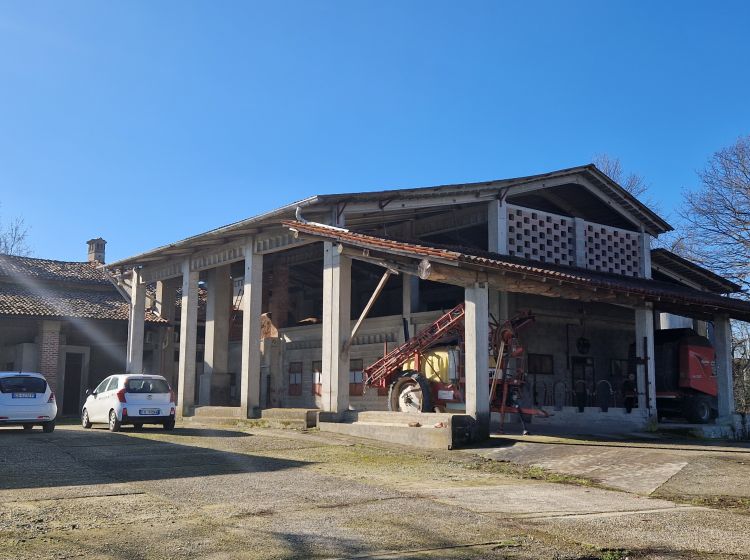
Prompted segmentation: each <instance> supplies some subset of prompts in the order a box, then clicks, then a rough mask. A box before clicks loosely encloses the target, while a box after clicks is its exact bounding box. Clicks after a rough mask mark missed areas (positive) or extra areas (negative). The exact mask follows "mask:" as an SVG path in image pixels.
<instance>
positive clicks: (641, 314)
mask: <svg viewBox="0 0 750 560" xmlns="http://www.w3.org/2000/svg"><path fill="white" fill-rule="evenodd" d="M644 338H645V344H644ZM646 354H647V355H648V360H647V362H646V363H645V364H643V365H638V366H637V367H636V382H637V384H638V408H640V409H641V410H646V409H647V408H648V410H649V414H650V415H655V414H656V369H655V366H654V313H653V309H652V308H651V305H650V304H649V305H648V307H644V308H640V309H636V310H635V355H636V356H637V357H638V358H643V357H645V356H646Z"/></svg>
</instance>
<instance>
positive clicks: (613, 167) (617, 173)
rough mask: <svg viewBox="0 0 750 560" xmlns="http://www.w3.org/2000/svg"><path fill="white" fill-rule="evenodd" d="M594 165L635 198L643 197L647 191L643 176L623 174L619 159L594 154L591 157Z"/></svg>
mask: <svg viewBox="0 0 750 560" xmlns="http://www.w3.org/2000/svg"><path fill="white" fill-rule="evenodd" d="M593 161H594V165H596V166H597V167H598V168H599V171H602V172H603V173H604V174H605V175H607V176H608V177H609V178H610V179H612V180H613V181H615V182H616V183H618V184H619V185H620V186H621V187H622V188H624V189H625V190H626V191H628V192H629V193H630V194H632V195H633V196H634V197H636V198H640V197H641V196H643V195H644V194H645V193H646V191H647V190H648V185H647V184H646V181H645V180H644V179H643V176H641V175H637V174H636V173H625V172H624V171H623V169H622V163H621V162H620V158H616V157H612V156H610V155H608V154H604V153H602V154H596V155H595V156H594V157H593Z"/></svg>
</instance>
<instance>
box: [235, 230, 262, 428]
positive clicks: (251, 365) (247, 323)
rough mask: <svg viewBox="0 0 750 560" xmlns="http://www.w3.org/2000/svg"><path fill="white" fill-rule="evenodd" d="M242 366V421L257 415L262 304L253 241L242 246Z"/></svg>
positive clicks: (259, 263)
mask: <svg viewBox="0 0 750 560" xmlns="http://www.w3.org/2000/svg"><path fill="white" fill-rule="evenodd" d="M242 290H243V291H242V364H241V366H240V378H241V379H240V407H241V408H242V415H243V417H245V418H254V417H255V416H256V415H257V414H258V413H259V411H260V315H261V313H262V309H261V306H262V302H263V255H259V254H258V253H256V252H255V240H254V239H253V238H250V239H248V241H247V243H245V278H244V286H243V288H242Z"/></svg>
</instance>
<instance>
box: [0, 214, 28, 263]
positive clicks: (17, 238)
mask: <svg viewBox="0 0 750 560" xmlns="http://www.w3.org/2000/svg"><path fill="white" fill-rule="evenodd" d="M28 235H29V228H28V227H26V224H25V223H24V221H23V218H13V219H12V220H11V221H10V222H9V223H8V225H5V226H4V225H3V224H2V223H0V253H4V254H6V255H19V256H22V257H25V256H28V255H30V254H31V248H30V247H29V245H28V243H27V237H28Z"/></svg>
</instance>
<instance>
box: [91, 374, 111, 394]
mask: <svg viewBox="0 0 750 560" xmlns="http://www.w3.org/2000/svg"><path fill="white" fill-rule="evenodd" d="M110 381H111V378H110V377H107V379H105V380H104V381H102V382H101V383H99V385H97V386H96V389H94V393H97V394H99V393H103V392H104V391H106V390H107V385H109V382H110Z"/></svg>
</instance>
